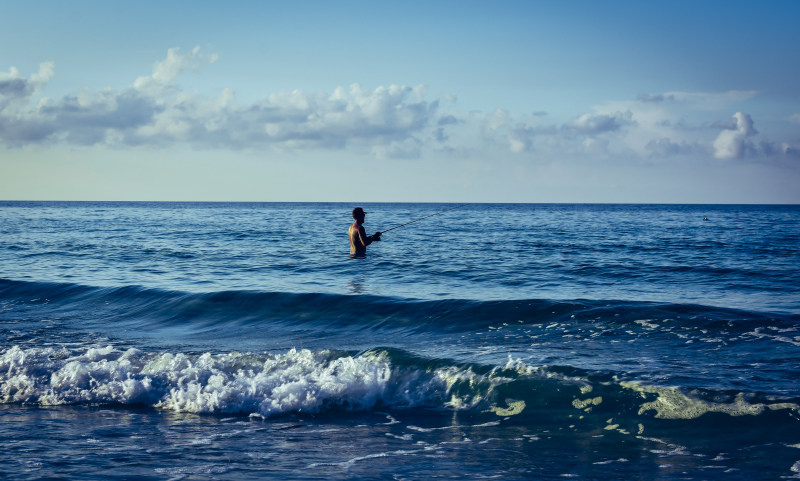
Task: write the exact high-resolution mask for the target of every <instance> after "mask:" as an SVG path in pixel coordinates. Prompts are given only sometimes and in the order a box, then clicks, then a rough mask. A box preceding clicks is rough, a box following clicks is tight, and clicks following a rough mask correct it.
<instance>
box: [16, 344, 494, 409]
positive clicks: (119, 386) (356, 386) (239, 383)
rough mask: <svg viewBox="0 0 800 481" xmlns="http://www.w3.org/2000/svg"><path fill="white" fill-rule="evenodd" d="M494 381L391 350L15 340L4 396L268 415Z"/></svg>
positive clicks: (423, 399)
mask: <svg viewBox="0 0 800 481" xmlns="http://www.w3.org/2000/svg"><path fill="white" fill-rule="evenodd" d="M488 378H491V376H488ZM486 381H487V376H483V375H479V374H476V373H474V372H472V371H471V369H469V368H463V369H459V368H455V367H446V368H439V369H420V368H418V367H414V366H404V367H400V366H393V365H392V361H391V358H390V356H389V355H388V354H387V353H386V352H367V353H364V354H362V355H359V356H351V355H345V354H342V353H334V352H331V351H316V352H312V351H310V350H295V349H292V350H290V351H289V352H287V353H285V354H250V353H238V352H233V353H226V354H212V353H204V354H201V355H189V354H184V353H167V352H165V353H143V352H141V351H139V350H136V349H129V350H127V351H120V350H117V349H115V348H114V347H113V346H107V347H104V348H90V349H86V350H85V351H83V352H79V353H78V352H73V353H70V352H68V351H66V352H65V350H64V349H61V350H57V349H52V348H31V349H22V348H20V347H18V346H14V347H12V348H10V349H8V350H6V351H5V352H2V354H1V355H0V402H2V403H28V404H39V405H59V404H85V403H92V404H126V405H128V404H140V405H146V406H151V407H155V408H159V409H166V410H171V411H177V412H191V413H245V414H251V415H256V416H263V417H268V416H272V415H276V414H281V413H287V412H309V411H310V412H318V411H321V410H325V409H331V408H340V409H350V410H364V409H370V408H373V407H375V406H378V405H389V406H408V407H411V406H420V405H424V406H445V405H446V406H448V407H451V408H457V409H458V408H469V407H471V406H474V405H476V404H478V403H480V402H481V401H482V400H483V399H484V397H485V396H486V395H487V394H488V393H489V392H491V390H492V385H493V383H492V382H486ZM495 382H497V381H495ZM476 385H483V386H484V387H483V389H473V388H474V387H475V386H476Z"/></svg>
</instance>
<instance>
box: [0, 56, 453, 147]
mask: <svg viewBox="0 0 800 481" xmlns="http://www.w3.org/2000/svg"><path fill="white" fill-rule="evenodd" d="M216 60H217V56H216V55H208V54H204V53H202V52H201V51H200V49H199V48H195V49H193V50H192V51H191V52H189V53H186V54H182V53H180V51H179V50H178V49H170V50H169V51H168V52H167V56H166V58H165V59H163V60H161V61H159V62H156V63H155V65H154V67H153V73H152V75H150V76H146V77H139V78H138V79H136V81H135V82H134V83H133V85H132V86H131V87H128V88H125V89H122V90H113V89H109V90H104V91H100V92H97V91H91V90H85V91H82V92H79V93H78V94H76V95H70V96H65V97H63V98H61V99H60V100H55V101H53V100H48V101H44V102H42V103H40V105H38V106H36V107H31V106H29V105H28V104H29V99H30V97H31V96H32V95H33V93H35V92H37V91H38V90H39V89H40V88H41V86H42V85H44V83H46V82H47V81H49V80H50V78H51V77H52V76H53V71H54V70H53V64H52V63H44V64H42V66H41V67H40V70H39V73H38V74H34V75H31V76H30V78H24V77H22V76H21V75H20V73H19V72H18V71H17V70H16V69H13V68H12V69H11V70H10V71H9V73H8V74H0V95H2V97H0V101H2V102H3V103H0V143H3V144H5V145H6V146H20V145H25V144H32V143H53V142H64V143H72V144H80V145H94V144H104V145H129V146H135V145H151V146H159V145H163V146H165V145H170V144H174V143H189V144H191V145H194V146H197V147H226V148H235V149H246V148H261V147H265V146H267V147H274V148H277V149H284V150H285V149H307V148H343V147H345V146H352V147H354V148H361V149H363V150H364V151H366V152H369V151H372V152H374V153H375V154H376V155H380V156H389V157H391V156H397V157H413V156H418V155H419V152H420V148H421V146H420V143H419V141H417V140H416V138H417V137H416V136H417V134H420V133H422V131H423V130H424V129H425V128H426V127H427V126H428V125H429V124H434V123H435V120H436V119H437V118H438V117H437V116H436V111H437V108H438V102H437V101H433V102H428V101H426V100H425V95H426V89H425V87H424V86H416V87H407V86H399V85H390V86H388V87H377V88H375V89H364V88H362V87H361V86H360V85H358V84H353V85H351V86H350V87H349V88H343V87H339V88H337V89H335V90H334V91H333V93H332V94H330V95H328V94H325V93H315V94H309V93H306V92H303V91H300V90H295V91H292V92H277V93H274V94H272V95H269V96H268V97H267V98H266V99H265V100H263V101H260V102H257V103H253V104H249V105H239V106H237V105H236V104H235V94H234V92H233V90H232V89H224V90H223V91H222V92H221V94H220V95H219V96H218V97H217V98H210V97H206V96H202V95H199V94H188V93H184V92H182V91H181V89H180V88H179V86H178V85H177V84H175V83H174V80H175V78H176V77H177V76H178V75H180V74H181V73H182V72H184V71H186V70H187V69H193V68H198V67H199V66H201V65H203V64H207V63H213V62H215V61H216ZM8 99H12V100H14V101H15V106H14V108H13V109H12V108H11V107H10V100H8ZM452 122H453V120H452V119H448V120H446V121H445V122H444V123H443V125H447V124H450V123H452ZM440 128H442V127H440Z"/></svg>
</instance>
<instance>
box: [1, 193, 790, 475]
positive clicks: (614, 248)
mask: <svg viewBox="0 0 800 481" xmlns="http://www.w3.org/2000/svg"><path fill="white" fill-rule="evenodd" d="M352 207H353V206H352V205H350V204H230V203H228V204H225V203H223V204H193V203H25V202H6V203H0V222H2V228H3V229H2V232H3V234H2V237H0V403H2V404H0V421H2V422H0V436H2V438H3V439H4V444H3V446H4V449H3V450H2V452H0V466H2V469H1V470H0V472H2V473H3V474H5V475H6V476H8V477H9V478H10V479H42V478H58V479H109V478H122V479H125V478H129V479H134V478H135V479H265V478H266V479H432V478H452V479H485V478H498V479H562V478H564V477H577V478H579V479H602V480H606V479H666V480H671V479H698V480H703V479H743V480H744V479H747V480H750V479H782V478H791V477H800V429H799V428H800V416H799V415H798V414H799V413H798V410H799V409H800V388H798V380H800V267H798V266H800V207H798V206H651V205H486V204H478V205H464V206H460V207H459V208H458V209H455V210H451V211H449V212H446V213H444V214H442V215H438V216H434V217H431V218H428V219H425V220H423V221H421V222H418V223H415V224H412V225H409V226H407V227H404V228H401V229H397V230H394V231H392V232H390V233H387V234H386V235H385V236H384V240H383V241H382V242H381V243H377V244H373V245H372V246H370V247H369V248H368V254H367V256H366V257H364V258H350V256H349V255H348V253H349V244H348V241H347V237H346V232H347V226H348V225H349V223H350V222H352V220H351V219H350V210H351V209H352ZM364 207H365V209H366V210H367V211H368V212H369V214H368V215H367V223H366V228H367V231H368V232H370V233H371V232H373V231H375V230H386V229H388V228H390V227H393V226H396V225H400V224H403V223H405V222H408V221H409V220H413V219H415V218H419V217H423V216H426V215H429V214H432V213H435V212H439V211H442V210H445V209H448V208H451V207H454V206H452V205H447V204H375V205H364Z"/></svg>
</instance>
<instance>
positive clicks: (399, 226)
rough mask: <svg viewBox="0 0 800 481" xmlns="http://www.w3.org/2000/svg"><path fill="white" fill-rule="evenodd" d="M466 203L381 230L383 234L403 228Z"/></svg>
mask: <svg viewBox="0 0 800 481" xmlns="http://www.w3.org/2000/svg"><path fill="white" fill-rule="evenodd" d="M465 205H467V204H461V205H457V206H455V207H451V208H449V209H445V210H443V211H441V212H436V213H435V214H430V215H426V216H425V217H420V218H419V219H414V220H412V221H409V222H406V223H405V224H400V225H397V226H394V227H392V228H391V229H386V230H383V231H381V235H383V234H385V233H387V232H389V231H392V230H395V229H399V228H401V227H405V226H407V225H409V224H413V223H414V222H419V221H421V220H425V219H427V218H428V217H433V216H435V215H441V214H444V213H445V212H450V211H451V210H456V209H460V208H462V207H464V206H465Z"/></svg>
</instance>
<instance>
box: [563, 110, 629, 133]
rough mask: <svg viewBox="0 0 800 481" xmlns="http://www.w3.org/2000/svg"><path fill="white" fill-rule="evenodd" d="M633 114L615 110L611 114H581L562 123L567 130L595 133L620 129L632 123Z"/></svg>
mask: <svg viewBox="0 0 800 481" xmlns="http://www.w3.org/2000/svg"><path fill="white" fill-rule="evenodd" d="M632 119H633V114H631V112H630V111H628V112H617V113H614V114H612V115H605V114H600V115H596V114H583V115H581V116H580V117H578V118H577V119H574V120H572V121H570V122H568V123H567V124H566V125H564V128H565V129H567V130H573V131H576V132H580V133H582V134H589V135H596V134H602V133H605V132H614V131H617V130H620V129H621V128H622V127H624V126H626V125H632V124H633V123H634V122H633V120H632Z"/></svg>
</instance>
